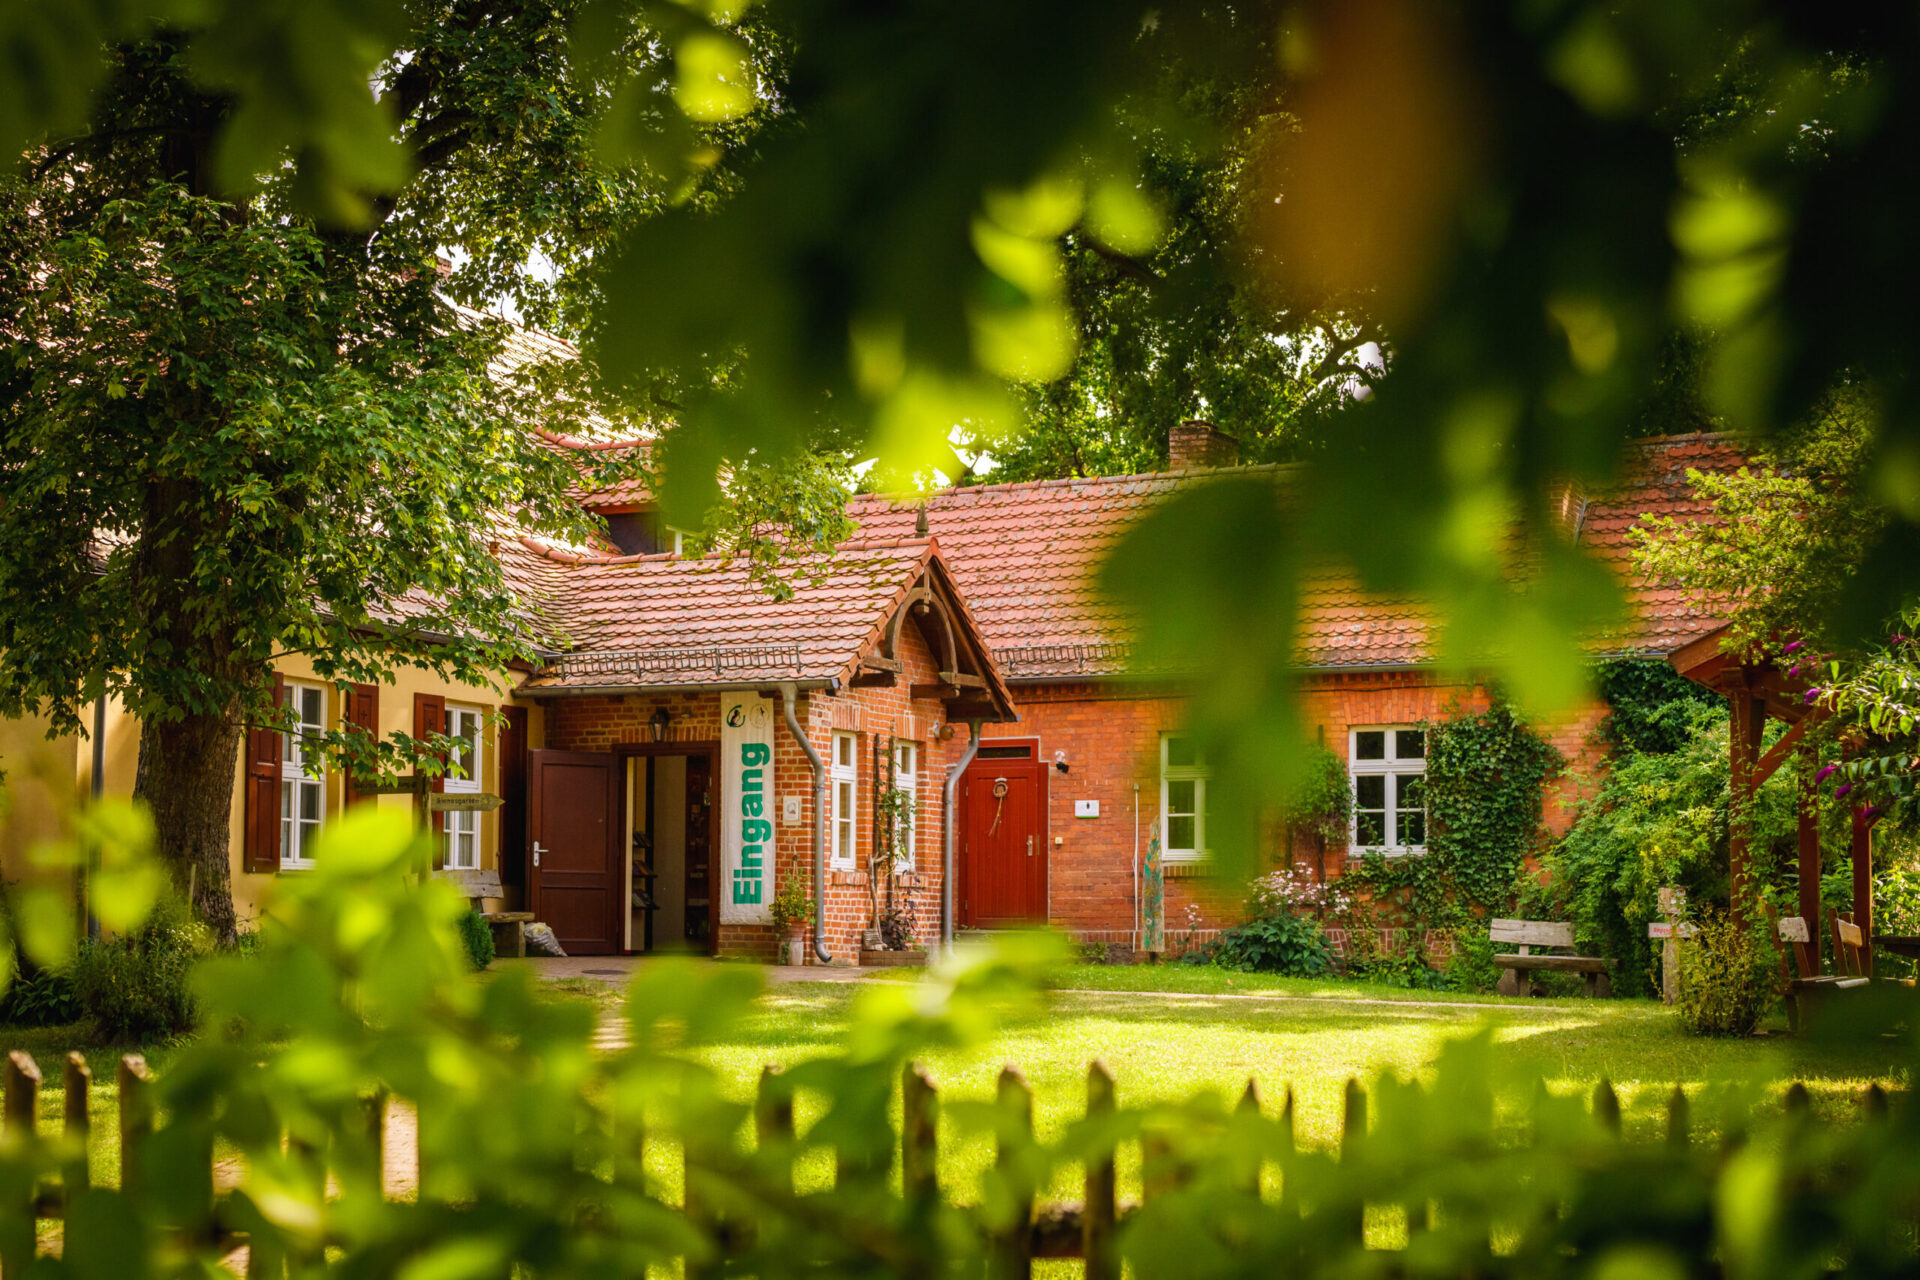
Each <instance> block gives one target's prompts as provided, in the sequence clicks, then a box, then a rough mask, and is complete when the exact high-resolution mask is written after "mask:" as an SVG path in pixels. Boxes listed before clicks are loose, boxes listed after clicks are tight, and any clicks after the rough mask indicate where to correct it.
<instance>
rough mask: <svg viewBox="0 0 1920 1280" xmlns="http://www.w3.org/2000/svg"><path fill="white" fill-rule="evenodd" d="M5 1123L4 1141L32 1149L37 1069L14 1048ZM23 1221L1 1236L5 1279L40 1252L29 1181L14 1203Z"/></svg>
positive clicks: (36, 1209) (21, 1270)
mask: <svg viewBox="0 0 1920 1280" xmlns="http://www.w3.org/2000/svg"><path fill="white" fill-rule="evenodd" d="M6 1077H7V1083H6V1103H5V1123H6V1136H7V1144H8V1145H9V1146H11V1147H14V1148H16V1149H18V1148H23V1147H24V1148H28V1149H31V1148H32V1147H33V1146H34V1145H36V1139H37V1138H38V1136H39V1134H38V1132H37V1126H36V1124H35V1121H36V1120H37V1118H38V1113H39V1106H40V1068H39V1066H38V1065H37V1064H36V1063H35V1062H34V1060H33V1059H32V1058H31V1057H29V1056H28V1055H27V1054H25V1053H23V1052H21V1051H20V1050H18V1049H15V1050H14V1051H13V1052H12V1053H9V1054H8V1055H7V1068H6ZM14 1209H15V1211H16V1212H19V1213H20V1214H21V1217H22V1221H21V1222H20V1223H19V1224H17V1225H16V1226H11V1227H9V1228H8V1229H7V1231H6V1232H5V1233H4V1234H3V1235H0V1271H4V1272H5V1273H6V1276H7V1280H13V1277H15V1276H21V1275H25V1274H26V1272H27V1268H28V1267H30V1266H32V1265H33V1259H34V1255H35V1254H36V1253H37V1252H39V1245H38V1236H39V1226H40V1224H39V1222H38V1221H37V1217H38V1214H39V1205H38V1204H36V1203H35V1194H34V1185H33V1183H32V1182H31V1181H29V1182H28V1183H27V1188H26V1192H25V1194H24V1196H23V1197H22V1199H21V1200H20V1201H19V1202H17V1203H16V1204H15V1205H14Z"/></svg>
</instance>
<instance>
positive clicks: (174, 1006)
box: [73, 896, 213, 1044]
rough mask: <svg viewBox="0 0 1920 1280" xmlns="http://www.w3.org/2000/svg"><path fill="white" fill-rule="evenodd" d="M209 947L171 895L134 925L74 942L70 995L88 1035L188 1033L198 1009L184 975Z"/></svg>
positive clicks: (108, 1039) (146, 1037)
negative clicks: (76, 947) (88, 1023)
mask: <svg viewBox="0 0 1920 1280" xmlns="http://www.w3.org/2000/svg"><path fill="white" fill-rule="evenodd" d="M212 947H213V937H212V935H211V934H210V933H209V932H208V931H207V929H206V927H205V926H204V925H202V924H200V923H199V922H198V921H196V920H194V919H193V918H192V917H191V916H190V915H189V914H188V912H187V909H186V907H185V906H184V905H183V904H182V903H180V902H179V901H178V900H177V899H175V898H173V897H171V896H163V897H162V898H161V900H160V903H159V905H158V906H157V907H156V908H155V909H154V912H153V914H152V915H151V916H150V917H149V918H148V919H147V922H146V923H145V924H143V925H141V926H140V927H138V928H136V929H133V930H130V931H129V932H127V933H123V934H118V935H116V936H114V937H111V938H107V939H105V940H101V941H87V942H83V943H81V944H80V948H79V951H78V953H77V954H76V955H75V957H74V961H73V991H74V996H75V998H76V999H77V1000H78V1001H79V1003H80V1007H81V1009H82V1010H84V1011H85V1013H86V1016H87V1018H88V1019H89V1020H90V1021H91V1022H92V1024H93V1034H94V1038H95V1039H97V1040H99V1041H102V1042H104V1043H110V1044H111V1043H147V1042H150V1041H155V1040H168V1039H172V1038H174V1037H176V1036H182V1035H185V1034H186V1033H187V1032H189V1031H191V1030H193V1028H194V1025H195V1024H196V1022H197V1021H198V1006H197V1002H196V1000H195V999H194V995H193V992H192V990H191V988H190V986H189V984H188V976H189V975H190V974H191V972H192V971H193V967H194V964H195V963H196V962H197V961H198V960H199V959H200V958H201V957H202V956H204V955H206V954H207V953H208V952H209V951H211V950H212Z"/></svg>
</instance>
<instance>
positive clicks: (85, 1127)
mask: <svg viewBox="0 0 1920 1280" xmlns="http://www.w3.org/2000/svg"><path fill="white" fill-rule="evenodd" d="M64 1075H65V1084H66V1089H67V1104H66V1113H67V1115H66V1119H67V1125H66V1133H67V1142H68V1144H69V1145H70V1146H71V1147H72V1148H73V1154H72V1156H70V1157H69V1158H68V1160H67V1163H66V1166H65V1167H64V1168H63V1169H61V1171H60V1202H61V1203H62V1204H64V1205H67V1206H71V1205H72V1204H73V1199H74V1197H75V1196H77V1195H79V1194H80V1193H81V1192H83V1191H85V1190H86V1189H87V1188H88V1187H89V1186H91V1185H92V1184H93V1175H92V1172H91V1170H89V1169H88V1167H87V1152H88V1150H89V1148H90V1147H91V1145H92V1138H93V1118H92V1117H91V1116H89V1115H88V1114H87V1103H88V1102H89V1101H91V1098H92V1092H93V1069H92V1068H91V1067H89V1066H87V1059H86V1055H84V1054H82V1053H80V1052H79V1051H78V1050H75V1051H74V1052H72V1053H69V1054H68V1055H67V1065H66V1070H65V1072H64Z"/></svg>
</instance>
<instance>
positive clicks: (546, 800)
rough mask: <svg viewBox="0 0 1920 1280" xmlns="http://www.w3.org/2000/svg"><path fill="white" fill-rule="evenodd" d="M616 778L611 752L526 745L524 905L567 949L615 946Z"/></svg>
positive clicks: (597, 952)
mask: <svg viewBox="0 0 1920 1280" xmlns="http://www.w3.org/2000/svg"><path fill="white" fill-rule="evenodd" d="M619 783H620V770H619V768H618V762H617V760H616V759H615V757H613V756H611V755H597V754H594V753H590V752H585V751H529V752H527V833H528V839H529V841H530V851H531V853H532V857H531V859H530V862H531V865H530V866H529V867H528V902H527V909H528V910H529V911H531V912H533V914H534V916H535V917H536V918H538V919H539V920H541V921H542V922H544V923H545V924H547V925H549V926H551V927H552V929H553V932H554V936H555V937H557V938H558V939H559V940H560V945H561V946H562V947H564V948H565V949H566V952H567V954H568V955H582V956H603V955H610V954H612V953H614V952H616V951H618V950H620V942H621V931H620V896H621V894H620V891H621V884H622V880H623V876H622V871H623V868H622V866H621V862H620V857H619V853H620V850H619V845H618V842H617V841H616V840H615V838H614V836H615V833H616V832H617V830H618V828H619V826H620V813H619V805H620V786H619Z"/></svg>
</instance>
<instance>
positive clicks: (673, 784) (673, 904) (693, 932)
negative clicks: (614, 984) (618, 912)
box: [621, 743, 719, 954]
mask: <svg viewBox="0 0 1920 1280" xmlns="http://www.w3.org/2000/svg"><path fill="white" fill-rule="evenodd" d="M630 750H633V751H634V752H635V753H634V754H631V755H628V756H627V758H626V761H625V764H626V804H625V813H626V818H627V821H626V824H625V830H626V840H625V845H626V850H625V857H624V862H625V881H626V883H625V894H624V895H623V897H622V899H621V900H622V901H623V902H624V903H625V904H626V912H625V925H624V934H625V936H624V940H623V948H622V949H623V950H625V951H627V952H629V953H631V954H643V953H647V952H656V951H692V952H696V953H699V954H707V953H710V952H711V951H712V950H713V943H714V894H713V884H714V879H715V875H714V873H715V863H714V854H715V848H714V846H715V842H716V841H715V834H716V832H715V829H716V826H717V823H718V816H719V815H718V814H717V812H716V811H715V807H714V793H713V791H714V776H713V769H714V753H713V752H712V750H710V749H701V748H692V749H690V748H689V747H688V746H687V745H685V744H678V743H675V744H661V745H660V746H657V747H654V746H649V747H645V748H630Z"/></svg>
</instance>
